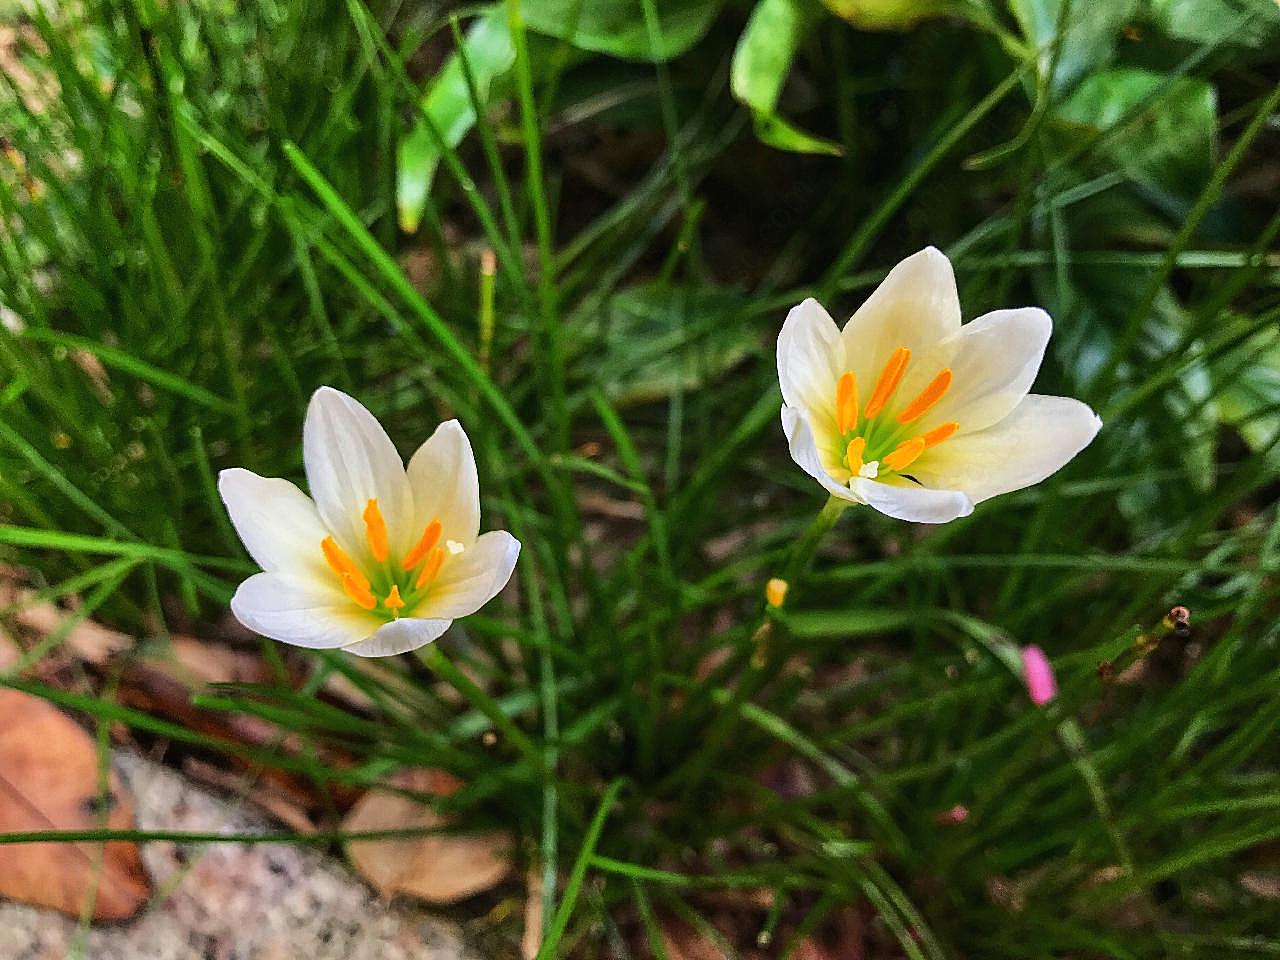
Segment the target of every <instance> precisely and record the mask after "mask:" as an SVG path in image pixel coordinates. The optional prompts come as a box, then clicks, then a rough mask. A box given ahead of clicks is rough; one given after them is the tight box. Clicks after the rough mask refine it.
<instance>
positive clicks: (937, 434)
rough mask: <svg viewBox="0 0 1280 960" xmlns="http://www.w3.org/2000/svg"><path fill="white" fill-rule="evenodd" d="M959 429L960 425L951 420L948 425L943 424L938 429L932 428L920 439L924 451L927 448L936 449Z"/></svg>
mask: <svg viewBox="0 0 1280 960" xmlns="http://www.w3.org/2000/svg"><path fill="white" fill-rule="evenodd" d="M959 429H960V424H958V423H956V422H955V421H954V420H952V421H951V422H950V423H944V424H942V425H941V426H939V427H934V428H933V429H932V430H930V431H929V432H928V433H926V434H923V435H922V436H921V437H920V439H921V440H923V441H924V445H925V448H926V449H927V448H929V447H936V446H937V445H938V444H940V443H941V442H942V441H943V440H946V439H947V438H948V437H950V436H951V435H952V434H953V433H955V432H956V431H957V430H959Z"/></svg>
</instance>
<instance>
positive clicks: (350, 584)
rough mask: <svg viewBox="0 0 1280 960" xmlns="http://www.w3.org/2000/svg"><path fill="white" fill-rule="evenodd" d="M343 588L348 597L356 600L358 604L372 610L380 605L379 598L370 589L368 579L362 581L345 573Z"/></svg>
mask: <svg viewBox="0 0 1280 960" xmlns="http://www.w3.org/2000/svg"><path fill="white" fill-rule="evenodd" d="M342 589H343V592H345V593H346V595H347V596H348V597H350V598H351V599H352V600H354V601H355V602H356V605H357V606H361V607H364V608H365V609H366V610H372V609H373V608H374V607H376V606H377V605H378V598H377V597H375V596H374V595H373V592H372V591H371V590H370V589H369V586H368V581H366V582H365V583H360V582H358V581H357V580H356V578H355V577H353V576H351V574H349V573H344V574H343V575H342Z"/></svg>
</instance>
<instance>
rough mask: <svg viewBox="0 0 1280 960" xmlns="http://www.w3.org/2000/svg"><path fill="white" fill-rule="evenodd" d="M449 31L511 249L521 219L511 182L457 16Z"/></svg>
mask: <svg viewBox="0 0 1280 960" xmlns="http://www.w3.org/2000/svg"><path fill="white" fill-rule="evenodd" d="M449 29H450V31H452V33H453V43H454V49H455V56H456V57H457V58H458V66H459V68H461V70H462V79H463V82H464V83H465V84H466V86H467V97H468V98H469V99H470V101H471V110H472V112H473V113H474V114H475V115H476V130H477V131H478V132H479V134H480V143H481V145H482V146H483V147H484V156H485V161H486V162H487V163H488V165H489V176H491V177H493V185H494V189H495V190H497V192H498V209H499V210H500V211H501V212H502V221H503V223H504V224H506V227H507V239H508V240H509V241H510V242H511V244H512V246H513V247H519V246H520V220H519V218H518V217H517V216H516V207H515V202H514V201H513V200H512V198H511V183H510V181H509V180H508V179H507V170H506V167H504V166H503V164H502V155H501V154H500V153H498V141H497V138H496V137H495V136H494V135H493V123H492V122H491V121H490V120H489V109H488V106H487V105H486V104H485V102H484V100H483V99H482V98H481V96H480V88H479V87H478V86H477V85H476V75H475V71H474V70H473V69H472V68H471V55H470V54H469V53H467V42H466V38H465V37H464V36H463V35H462V27H461V26H459V24H458V16H457V14H452V15H451V16H450V17H449Z"/></svg>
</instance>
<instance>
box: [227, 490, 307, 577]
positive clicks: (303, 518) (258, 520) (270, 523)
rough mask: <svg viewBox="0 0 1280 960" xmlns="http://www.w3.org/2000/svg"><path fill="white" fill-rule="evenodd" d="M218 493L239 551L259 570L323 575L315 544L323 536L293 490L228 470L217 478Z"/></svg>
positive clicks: (302, 497)
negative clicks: (242, 548) (239, 542)
mask: <svg viewBox="0 0 1280 960" xmlns="http://www.w3.org/2000/svg"><path fill="white" fill-rule="evenodd" d="M218 492H219V493H220V494H221V495H222V502H223V503H225V504H226V505H227V513H229V514H230V515H231V523H232V525H233V526H234V527H235V528H236V533H238V534H239V535H240V539H241V540H242V541H243V542H244V546H245V549H246V550H248V551H249V555H250V556H251V557H253V559H254V561H255V562H256V563H257V564H258V566H260V567H261V568H262V569H263V570H266V571H267V572H268V573H271V572H274V571H284V572H292V573H296V574H300V575H306V574H308V573H314V574H315V575H316V576H322V575H323V574H324V572H325V563H324V554H323V553H322V552H321V550H320V541H322V540H323V539H324V538H325V537H327V536H328V535H329V531H328V530H326V529H325V526H324V524H323V523H322V522H321V520H320V514H319V513H318V512H317V511H316V505H315V504H314V503H312V502H311V498H310V497H308V496H307V495H306V494H305V493H303V492H302V491H301V490H299V489H298V488H297V487H296V486H294V485H293V484H292V483H290V482H289V481H288V480H281V479H278V478H274V477H260V476H258V475H257V474H256V473H253V472H252V471H249V470H242V469H241V468H239V467H233V468H232V469H230V470H223V471H222V472H221V473H220V474H218Z"/></svg>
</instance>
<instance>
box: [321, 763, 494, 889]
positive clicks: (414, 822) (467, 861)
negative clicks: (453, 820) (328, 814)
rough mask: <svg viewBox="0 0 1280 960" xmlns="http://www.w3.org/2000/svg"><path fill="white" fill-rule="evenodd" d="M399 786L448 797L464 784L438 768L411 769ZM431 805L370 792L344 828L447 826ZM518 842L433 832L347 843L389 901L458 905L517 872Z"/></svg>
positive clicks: (361, 868)
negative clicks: (400, 899) (394, 898)
mask: <svg viewBox="0 0 1280 960" xmlns="http://www.w3.org/2000/svg"><path fill="white" fill-rule="evenodd" d="M395 785H396V786H399V787H403V788H405V789H408V790H413V791H416V792H421V793H433V794H437V795H440V796H447V795H448V794H450V793H453V792H456V791H457V789H458V788H459V786H460V784H459V783H458V781H457V780H456V779H455V778H453V777H451V776H450V775H449V774H446V773H443V772H441V771H438V770H411V771H407V772H406V773H405V774H402V775H401V776H399V777H397V778H396V780H395ZM447 824H448V821H447V820H446V819H445V818H444V817H442V816H441V815H440V814H439V813H437V812H436V811H434V810H432V809H431V808H430V807H428V806H426V805H424V804H422V803H419V802H418V801H416V800H414V799H412V798H409V797H403V796H400V795H398V794H393V793H387V792H384V791H380V790H370V791H369V792H368V793H366V794H365V795H364V796H363V797H362V798H361V799H360V801H359V802H358V803H356V805H355V806H354V807H352V809H351V812H350V813H349V814H347V817H346V819H345V820H344V821H343V824H342V825H343V829H344V830H346V831H348V832H356V831H367V830H413V829H432V828H435V827H443V826H447ZM514 849H515V844H514V841H513V840H512V838H511V837H510V836H509V835H507V834H504V833H496V832H495V833H479V834H449V833H440V834H429V835H425V836H421V837H406V838H403V839H388V840H359V841H354V842H351V843H348V844H347V854H348V855H349V856H350V857H351V862H352V863H353V864H354V865H355V868H356V870H358V871H359V872H360V874H361V876H363V877H364V878H365V879H366V880H368V881H369V883H371V884H372V885H373V886H374V888H375V889H376V890H377V891H378V892H379V893H380V894H382V896H384V897H392V896H394V895H396V894H398V893H403V894H407V895H409V896H411V897H418V898H419V899H422V900H426V901H427V902H428V903H456V902H457V901H459V900H464V899H466V898H467V897H471V896H475V895H476V894H477V893H483V892H484V891H485V890H488V889H490V888H492V887H494V886H496V885H497V884H499V883H501V882H502V881H503V880H506V879H507V878H508V877H509V876H510V875H511V872H512V860H513V853H514Z"/></svg>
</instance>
